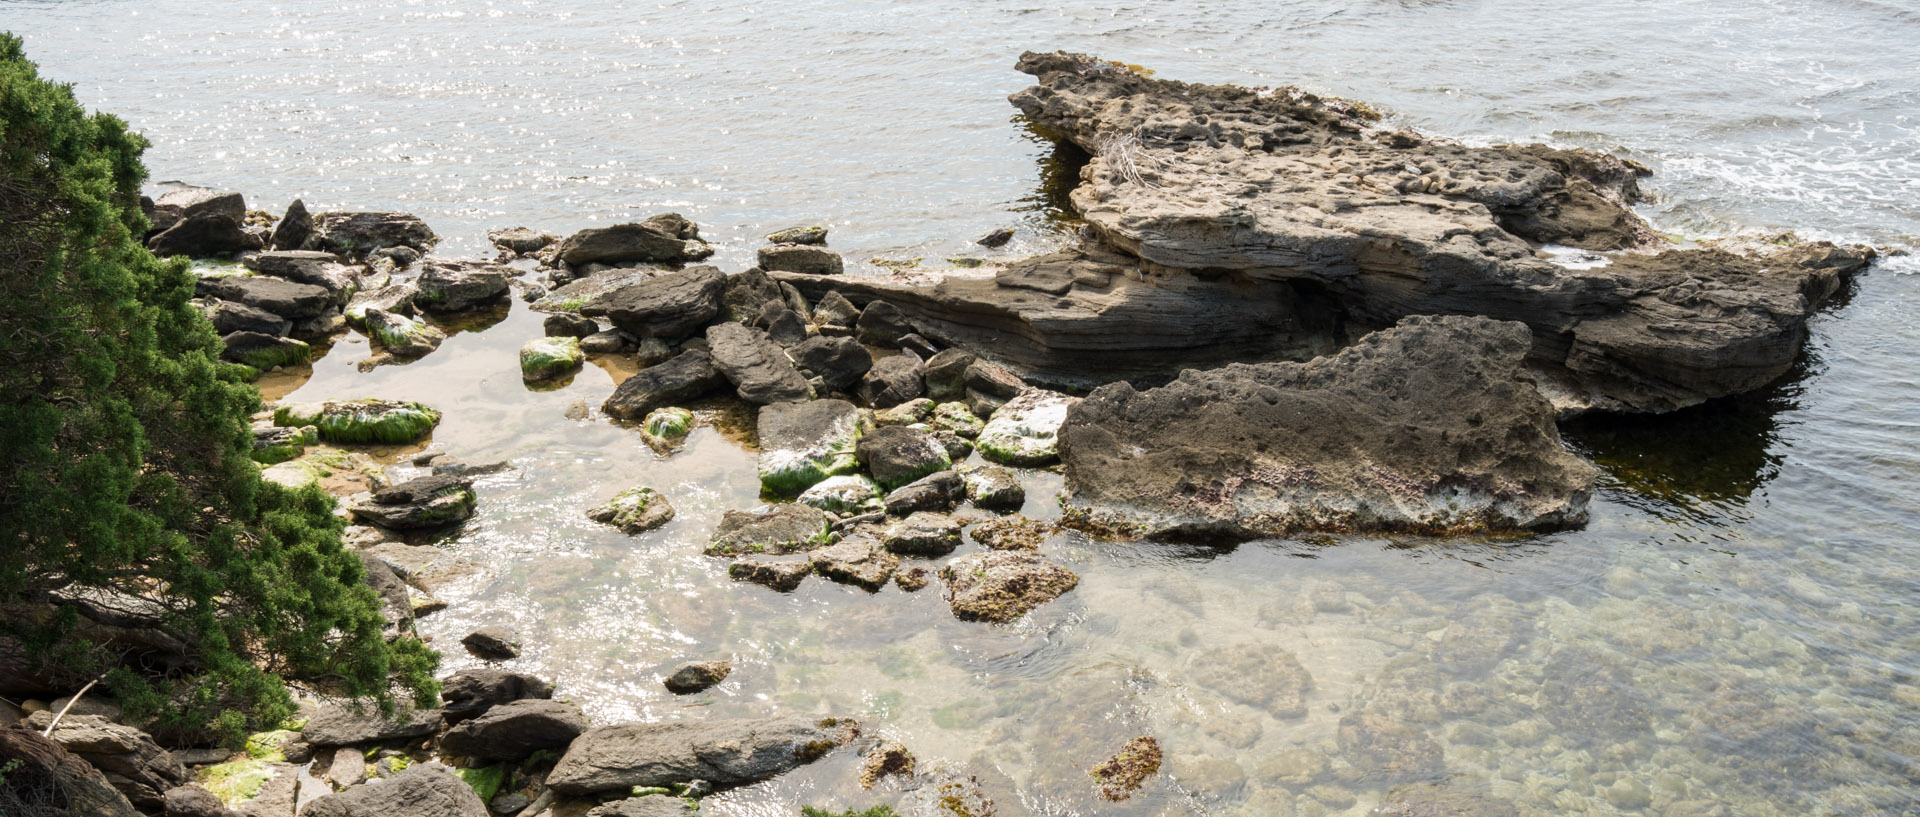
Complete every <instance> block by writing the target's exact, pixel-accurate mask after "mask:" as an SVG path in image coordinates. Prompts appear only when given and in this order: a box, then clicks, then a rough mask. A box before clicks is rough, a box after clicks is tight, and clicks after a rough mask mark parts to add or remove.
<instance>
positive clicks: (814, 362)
mask: <svg viewBox="0 0 1920 817" xmlns="http://www.w3.org/2000/svg"><path fill="white" fill-rule="evenodd" d="M787 354H788V355H789V356H791V357H792V358H793V363H794V365H795V366H797V367H799V369H800V371H801V372H803V373H804V374H806V375H808V376H811V377H818V378H820V379H821V381H822V382H824V383H826V386H827V388H828V389H830V390H832V391H837V392H844V391H847V390H848V389H851V388H853V386H854V385H855V384H857V383H859V382H860V379H861V378H862V377H863V376H865V375H866V373H867V372H868V371H870V370H872V369H873V353H872V352H869V351H867V347H865V346H862V345H860V342H859V341H856V340H854V339H853V338H832V337H827V336H825V335H816V336H814V337H811V338H808V339H806V340H804V341H802V342H800V344H799V345H796V346H794V347H793V348H791V349H788V350H787Z"/></svg>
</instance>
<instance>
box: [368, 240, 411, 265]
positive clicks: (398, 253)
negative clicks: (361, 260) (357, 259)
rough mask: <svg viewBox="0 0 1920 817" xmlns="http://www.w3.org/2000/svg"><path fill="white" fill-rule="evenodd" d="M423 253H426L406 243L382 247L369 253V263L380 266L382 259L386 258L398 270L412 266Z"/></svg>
mask: <svg viewBox="0 0 1920 817" xmlns="http://www.w3.org/2000/svg"><path fill="white" fill-rule="evenodd" d="M422 255H424V253H422V252H421V251H420V250H416V249H414V248H412V247H408V246H405V245H401V246H396V247H382V248H380V249H377V250H374V251H373V252H370V253H367V263H368V264H369V265H372V266H379V265H380V262H381V259H385V260H386V261H388V262H391V263H392V264H393V267H394V269H396V270H398V269H403V268H405V267H409V266H412V265H413V262H415V261H418V260H420V257H421V256H422Z"/></svg>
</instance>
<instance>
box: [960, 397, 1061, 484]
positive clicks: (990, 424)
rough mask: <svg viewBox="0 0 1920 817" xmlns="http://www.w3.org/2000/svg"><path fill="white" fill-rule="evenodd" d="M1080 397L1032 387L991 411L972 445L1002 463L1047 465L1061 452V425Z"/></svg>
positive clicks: (983, 455)
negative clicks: (990, 416) (989, 417)
mask: <svg viewBox="0 0 1920 817" xmlns="http://www.w3.org/2000/svg"><path fill="white" fill-rule="evenodd" d="M1079 402H1080V399H1079V398H1076V397H1068V396H1066V395H1063V394H1055V393H1053V392H1048V391H1041V390H1038V389H1031V390H1028V391H1025V392H1022V393H1021V394H1020V395H1019V396H1018V397H1014V398H1013V399H1011V400H1008V401H1007V402H1006V403H1005V404H1004V405H1002V406H1000V407H999V408H998V409H996V410H995V411H994V412H993V417H992V418H991V419H989V420H987V424H986V426H985V427H984V428H982V429H981V431H980V436H979V437H978V438H977V439H975V440H974V445H975V446H977V447H978V448H979V450H980V456H982V457H986V458H987V459H990V460H993V461H994V462H998V463H1001V464H1004V465H1022V466H1041V465H1049V464H1051V463H1053V462H1054V461H1055V460H1057V459H1058V458H1059V456H1060V442H1059V434H1060V428H1061V426H1062V425H1064V424H1065V423H1066V420H1067V412H1068V410H1069V409H1071V408H1073V406H1074V405H1076V404H1078V403H1079Z"/></svg>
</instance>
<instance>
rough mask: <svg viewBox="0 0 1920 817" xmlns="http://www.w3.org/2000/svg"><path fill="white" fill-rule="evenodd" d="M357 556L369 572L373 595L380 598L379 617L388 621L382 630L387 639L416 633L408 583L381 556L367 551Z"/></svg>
mask: <svg viewBox="0 0 1920 817" xmlns="http://www.w3.org/2000/svg"><path fill="white" fill-rule="evenodd" d="M357 555H358V556H359V557H360V565H361V567H363V568H365V569H366V583H367V586H368V587H371V588H373V594H374V596H375V597H377V598H379V599H380V617H381V619H383V620H384V621H385V627H383V628H382V629H383V631H384V632H385V633H386V635H387V637H388V638H389V639H391V638H396V637H399V636H401V635H406V634H409V633H411V632H413V601H412V597H411V596H409V595H408V593H407V583H406V582H404V581H402V580H401V579H400V576H399V574H396V573H394V572H393V568H391V567H389V566H387V563H386V562H384V561H381V560H380V557H378V556H375V555H373V554H371V553H366V552H362V553H359V554H357Z"/></svg>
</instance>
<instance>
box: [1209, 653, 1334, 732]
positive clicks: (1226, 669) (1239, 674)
mask: <svg viewBox="0 0 1920 817" xmlns="http://www.w3.org/2000/svg"><path fill="white" fill-rule="evenodd" d="M1187 677H1188V678H1189V679H1190V680H1191V681H1192V682H1193V683H1194V684H1196V685H1198V686H1201V687H1204V688H1206V689H1211V690H1213V691H1214V692H1217V693H1219V694H1221V695H1222V696H1225V697H1226V698H1228V699H1229V700H1233V701H1238V702H1240V703H1243V704H1246V705H1248V706H1251V707H1253V708H1254V709H1257V710H1260V711H1262V712H1266V713H1269V714H1271V715H1272V716H1273V717H1276V718H1301V717H1305V716H1306V714H1307V693H1309V692H1312V691H1313V676H1312V675H1309V674H1307V669H1306V667H1303V666H1300V659H1299V658H1297V657H1295V656H1294V654H1293V653H1291V652H1288V651H1287V650H1285V649H1282V648H1280V647H1278V646H1275V645H1273V644H1262V643H1254V642H1249V643H1242V644H1230V645H1225V646H1219V647H1208V648H1206V649H1203V650H1200V651H1198V652H1195V653H1194V654H1193V656H1192V659H1191V663H1190V664H1189V668H1188V671H1187Z"/></svg>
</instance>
